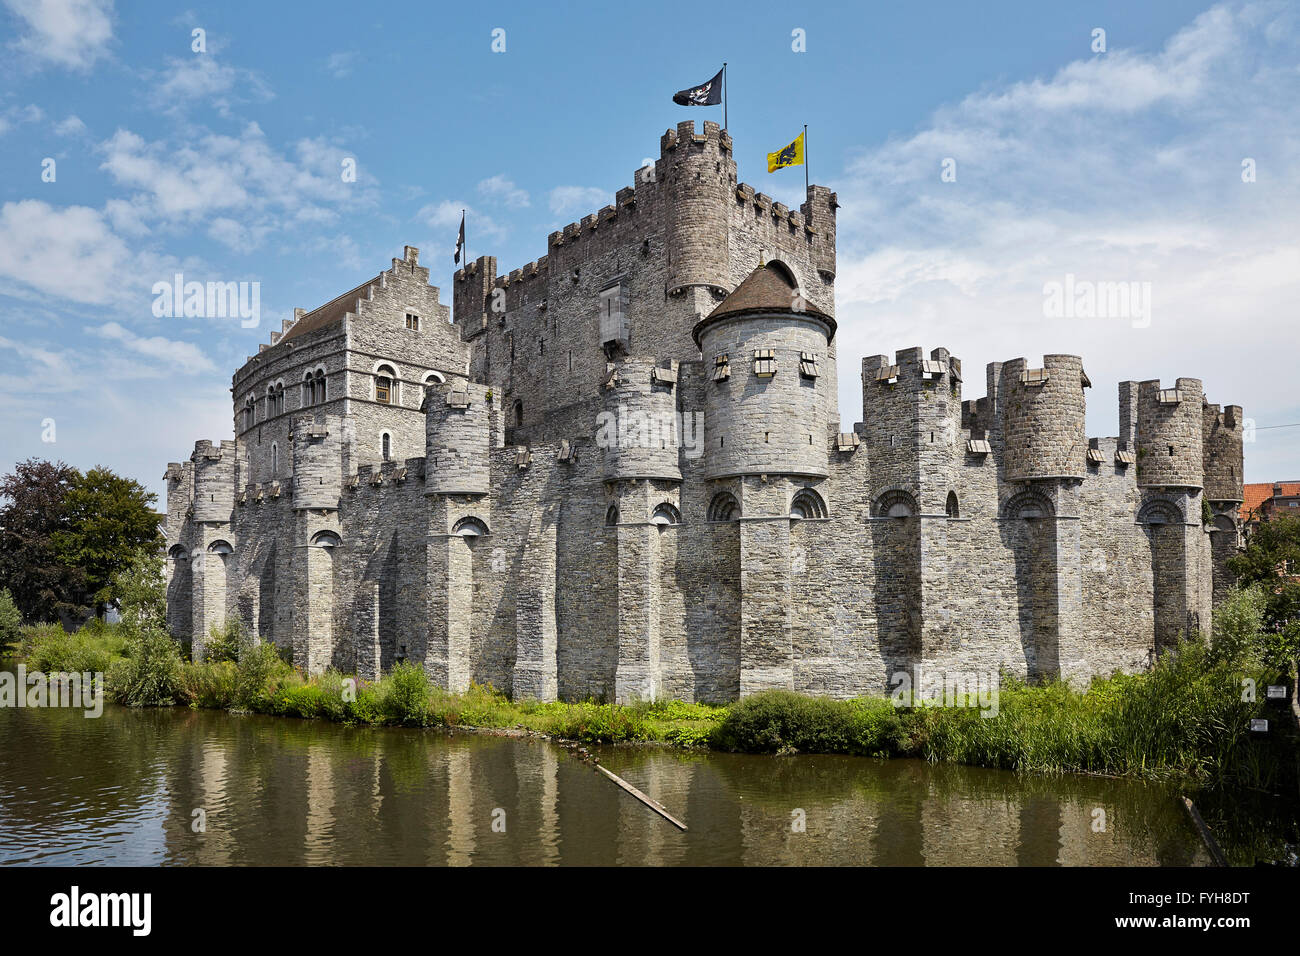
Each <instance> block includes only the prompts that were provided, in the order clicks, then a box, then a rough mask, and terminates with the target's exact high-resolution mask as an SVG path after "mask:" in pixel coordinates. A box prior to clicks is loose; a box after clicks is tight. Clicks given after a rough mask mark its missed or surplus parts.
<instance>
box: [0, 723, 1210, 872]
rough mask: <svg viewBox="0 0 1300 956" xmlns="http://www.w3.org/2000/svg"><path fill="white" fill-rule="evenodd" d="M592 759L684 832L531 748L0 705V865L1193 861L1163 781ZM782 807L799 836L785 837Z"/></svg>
mask: <svg viewBox="0 0 1300 956" xmlns="http://www.w3.org/2000/svg"><path fill="white" fill-rule="evenodd" d="M602 759H603V760H604V762H605V763H606V765H607V766H609V767H610V769H612V770H614V771H615V772H616V773H619V774H621V775H622V776H624V777H626V778H627V779H628V780H629V781H630V782H632V783H633V784H634V785H635V786H637V787H639V788H640V789H642V790H644V791H645V792H647V793H649V794H650V795H651V796H653V797H655V798H656V799H658V800H659V801H661V802H662V803H663V804H665V805H666V806H667V807H668V808H669V809H670V810H672V811H673V812H674V814H676V815H677V816H679V817H681V818H682V819H683V820H685V822H686V823H687V824H688V825H689V827H690V829H689V831H688V832H686V833H680V832H678V831H677V830H676V829H675V828H674V827H672V826H671V825H669V824H668V823H666V822H665V821H664V820H662V819H661V818H660V817H658V816H656V815H655V814H653V813H651V812H650V811H649V810H647V809H646V808H645V807H643V806H642V805H641V804H640V803H638V802H637V801H635V800H633V799H632V798H631V797H629V796H628V795H627V794H625V793H623V792H622V791H620V790H619V789H618V788H617V787H615V786H614V785H613V784H612V783H611V782H610V781H608V780H606V779H605V778H604V777H602V776H600V775H599V774H597V773H595V772H594V771H593V770H591V769H590V768H588V767H586V766H585V765H583V764H581V763H580V762H578V761H577V760H576V759H574V758H572V757H570V756H569V755H568V754H567V753H566V752H564V751H562V750H560V749H559V748H556V747H554V746H552V745H550V744H548V743H545V742H540V741H529V740H520V739H513V738H502V737H484V736H477V735H467V734H458V735H456V736H453V737H448V736H445V735H443V734H440V733H437V732H423V731H406V730H372V729H353V728H346V727H339V726H336V725H332V724H326V723H318V722H305V721H294V720H281V719H275V718H264V717H255V716H249V717H233V716H230V715H226V714H221V713H211V712H193V711H186V710H177V709H172V710H143V711H134V710H128V709H125V708H119V707H108V708H106V709H105V712H104V715H103V717H102V718H100V719H98V720H88V719H86V718H84V717H82V716H81V715H80V713H79V712H76V711H61V710H48V709H47V710H27V709H21V710H14V709H6V710H3V711H0V834H3V836H4V839H3V841H0V863H62V864H80V863H112V864H160V863H166V864H203V865H229V864H294V865H337V864H343V865H349V864H351V865H360V864H368V865H375V864H378V865H384V864H397V865H446V864H449V865H453V866H463V865H470V864H524V865H551V864H608V863H622V864H633V865H660V864H699V865H707V864H745V865H773V864H859V865H861V864H875V865H890V866H913V865H915V866H922V865H927V866H935V865H940V866H961V865H973V864H991V865H1006V866H1057V865H1064V866H1096V865H1165V866H1169V865H1189V864H1190V865H1198V864H1204V863H1206V862H1208V860H1207V858H1206V855H1205V853H1204V851H1203V849H1202V848H1201V847H1200V846H1199V844H1198V842H1197V840H1196V837H1195V834H1194V833H1193V832H1192V831H1191V829H1190V827H1189V825H1188V824H1187V821H1186V820H1185V818H1184V816H1183V811H1182V810H1181V808H1180V807H1179V806H1178V804H1177V803H1176V801H1175V800H1174V795H1173V793H1172V792H1170V791H1168V790H1165V789H1163V788H1159V787H1155V786H1148V785H1142V784H1138V783H1132V782H1124V781H1116V780H1108V779H1102V778H1082V777H1067V778H1059V779H1058V778H1021V777H1017V776H1015V775H1013V774H1009V773H1004V772H999V771H988V770H979V769H974V768H968V767H958V766H950V765H928V764H925V763H922V762H919V761H874V760H866V759H857V758H847V757H845V758H841V757H803V756H801V757H788V758H771V757H745V756H732V755H717V754H708V755H703V754H701V755H695V754H680V753H675V752H667V751H661V750H656V749H607V750H606V751H605V752H604V753H603V754H602ZM196 810H202V811H203V812H204V814H205V816H206V820H205V823H206V830H205V831H204V832H195V829H196V828H195V819H196V817H195V811H196ZM799 811H802V818H803V819H804V820H805V821H806V832H795V831H794V829H793V828H792V822H793V820H794V819H795V816H796V815H797V813H798V812H799ZM1102 814H1104V829H1102V828H1101V827H1100V826H1099V824H1100V822H1101V821H1102V816H1101V815H1102ZM494 822H495V823H496V826H495V827H494Z"/></svg>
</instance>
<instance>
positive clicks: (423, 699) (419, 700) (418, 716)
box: [380, 661, 429, 727]
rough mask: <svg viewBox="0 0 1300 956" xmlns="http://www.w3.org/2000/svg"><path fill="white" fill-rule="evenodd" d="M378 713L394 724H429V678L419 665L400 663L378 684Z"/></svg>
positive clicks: (417, 725)
mask: <svg viewBox="0 0 1300 956" xmlns="http://www.w3.org/2000/svg"><path fill="white" fill-rule="evenodd" d="M380 684H381V687H382V705H381V711H382V713H383V715H384V717H385V718H386V719H387V720H389V721H391V722H392V723H396V724H403V725H405V726H415V727H420V726H423V725H424V724H426V723H427V722H428V720H429V675H427V674H426V673H425V672H424V668H423V667H421V666H419V665H418V664H412V663H410V662H408V661H401V662H399V663H397V664H396V665H394V667H393V669H392V670H391V671H390V672H389V673H388V674H387V675H386V676H385V677H384V679H383V680H382V681H381V682H380Z"/></svg>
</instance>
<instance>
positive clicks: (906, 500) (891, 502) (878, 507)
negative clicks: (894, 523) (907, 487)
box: [871, 488, 920, 518]
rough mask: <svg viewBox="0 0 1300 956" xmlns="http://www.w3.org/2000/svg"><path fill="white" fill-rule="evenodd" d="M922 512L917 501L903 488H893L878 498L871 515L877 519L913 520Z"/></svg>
mask: <svg viewBox="0 0 1300 956" xmlns="http://www.w3.org/2000/svg"><path fill="white" fill-rule="evenodd" d="M919 511H920V509H919V508H917V506H916V499H915V498H913V497H912V495H911V493H909V492H907V491H904V490H903V489H901V488H891V489H890V490H888V491H886V492H884V493H883V494H881V495H880V496H879V497H878V498H876V500H875V502H874V503H873V504H872V506H871V513H872V514H873V515H875V516H876V517H877V518H911V517H913V516H915V515H916V514H918V513H919Z"/></svg>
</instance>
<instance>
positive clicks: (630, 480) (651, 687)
mask: <svg viewBox="0 0 1300 956" xmlns="http://www.w3.org/2000/svg"><path fill="white" fill-rule="evenodd" d="M731 149H732V144H731V139H730V136H729V135H728V134H727V133H726V132H725V131H721V130H719V129H718V128H717V127H716V125H714V124H711V123H706V124H704V127H703V131H702V132H700V133H696V132H695V127H694V125H693V124H690V123H684V124H680V125H679V126H678V128H677V129H676V130H670V131H668V132H667V133H666V134H665V135H664V137H663V138H662V140H661V144H660V156H659V159H658V160H657V161H656V162H655V163H654V164H653V165H652V166H650V167H648V168H647V169H645V170H642V171H640V172H639V173H638V174H637V177H636V185H635V187H631V188H627V189H623V190H619V192H618V194H617V195H616V197H615V202H614V203H613V204H612V205H610V206H608V207H606V208H605V209H602V210H600V211H599V212H598V213H596V214H594V215H591V216H588V217H585V218H584V219H583V220H581V221H580V222H578V223H573V224H571V225H569V226H567V227H565V228H564V229H562V230H559V231H557V232H556V233H554V234H552V235H551V236H550V238H549V240H548V247H547V255H546V256H544V257H543V258H542V259H539V260H538V261H537V262H535V263H529V264H528V265H527V266H525V267H523V268H522V269H519V270H514V271H513V272H509V273H506V274H503V275H498V274H497V265H496V259H495V258H493V257H490V256H485V257H482V258H480V259H478V260H476V261H475V262H474V263H470V264H469V265H468V266H467V267H466V268H465V269H462V270H461V271H460V272H458V273H457V274H456V278H455V285H454V288H453V300H454V304H455V323H454V324H451V323H448V322H447V318H448V311H447V308H446V306H445V305H443V304H442V303H441V301H440V297H439V293H438V290H436V289H434V288H433V287H431V286H429V285H428V271H427V269H425V268H423V267H421V266H419V263H418V252H417V251H416V250H414V249H412V248H410V247H408V248H407V250H406V251H405V253H404V255H403V257H402V258H401V259H394V260H393V264H392V268H390V269H388V270H385V271H384V272H382V273H380V274H379V275H377V276H375V277H374V278H373V279H371V280H368V281H367V282H365V283H363V284H362V285H361V286H358V287H357V288H356V289H353V290H352V291H351V292H348V293H344V295H342V296H340V297H339V298H337V299H335V300H333V301H332V302H330V303H327V304H326V305H325V306H322V307H321V308H320V309H317V310H316V311H315V312H311V313H306V312H303V311H302V310H297V311H296V314H295V319H294V320H292V321H290V322H286V323H285V325H284V327H283V329H282V331H281V332H278V333H273V335H272V342H271V344H269V345H266V346H263V347H262V349H261V350H260V351H259V353H258V355H256V356H252V357H250V359H249V361H248V362H247V363H246V364H245V365H244V367H243V368H241V369H240V370H239V371H238V372H237V373H236V375H235V377H234V380H233V383H232V385H233V388H232V398H233V401H234V412H235V419H234V421H235V426H236V428H235V438H234V440H233V441H231V440H227V441H225V442H219V443H213V442H199V443H198V444H197V445H196V446H195V451H194V454H193V455H192V456H191V459H190V461H188V462H183V463H173V464H172V465H169V466H168V473H167V479H168V517H167V520H166V522H165V525H164V528H165V532H166V536H167V543H168V546H169V561H168V596H169V609H168V624H169V627H170V628H172V630H173V632H174V633H178V634H180V635H182V636H188V637H190V638H191V639H192V640H193V641H194V647H195V653H196V656H198V657H201V656H202V653H203V644H204V640H205V638H206V635H207V634H208V632H209V629H210V628H211V627H213V626H222V625H224V624H225V623H226V622H227V621H229V620H231V619H232V618H233V619H238V620H239V621H240V623H241V625H242V627H243V629H244V630H245V632H246V633H249V634H255V635H257V636H258V637H260V638H262V639H263V640H269V641H271V642H273V643H275V644H276V645H277V646H279V647H281V648H285V649H288V650H290V651H291V652H292V654H293V656H294V659H295V661H296V662H297V663H299V664H300V665H301V666H303V667H305V668H307V669H308V670H309V671H313V672H317V671H320V670H322V669H324V668H326V667H337V668H339V669H342V670H345V671H354V672H356V673H357V674H358V675H359V676H361V677H363V678H365V679H373V678H375V677H376V676H378V675H379V674H381V673H382V672H384V671H386V670H389V669H391V668H392V666H393V665H394V664H395V663H396V662H398V661H399V660H409V661H412V662H415V663H417V664H420V665H422V666H423V667H424V668H425V671H426V672H427V673H428V674H429V676H430V678H431V679H432V680H433V682H434V683H435V684H437V685H438V686H441V687H446V688H449V689H452V690H457V691H459V690H463V689H465V688H467V687H468V686H469V685H470V683H471V682H477V683H481V684H491V685H493V686H494V687H497V688H499V689H501V690H503V691H505V692H507V693H510V694H513V695H514V696H516V697H518V698H535V699H542V700H550V699H555V698H557V697H558V698H562V699H568V700H578V699H587V698H598V699H605V700H619V701H630V700H635V699H641V698H645V697H663V696H668V697H673V698H680V699H685V700H708V701H724V700H731V699H734V698H735V697H737V696H739V695H744V694H748V693H753V692H755V691H758V690H762V689H767V688H789V689H794V690H797V691H801V692H805V693H817V694H829V695H832V696H835V697H851V696H857V695H863V694H880V693H888V692H890V691H891V690H893V689H895V688H896V687H897V685H898V679H899V677H900V675H904V674H906V675H907V676H909V677H910V678H912V679H913V680H915V679H917V678H918V677H920V676H921V675H922V673H923V672H926V673H933V672H936V671H937V672H940V673H949V674H952V673H956V674H964V675H967V676H973V675H981V676H983V677H987V676H989V675H992V674H996V673H999V672H1001V673H1007V674H1011V675H1014V676H1018V677H1023V678H1027V679H1032V680H1038V679H1051V678H1055V677H1058V676H1060V677H1063V678H1065V679H1067V680H1070V681H1072V682H1074V683H1081V682H1083V681H1086V680H1087V678H1088V677H1089V676H1091V675H1093V674H1101V673H1108V672H1110V671H1111V670H1115V669H1121V670H1135V669H1139V668H1142V667H1145V666H1147V665H1148V664H1149V663H1150V661H1151V660H1152V659H1153V658H1154V656H1155V654H1157V653H1159V652H1160V651H1162V650H1164V649H1166V648H1168V647H1171V646H1173V644H1174V643H1175V642H1176V641H1177V640H1179V639H1180V638H1181V637H1182V636H1183V635H1184V634H1187V633H1195V632H1196V631H1197V630H1203V629H1205V628H1207V627H1208V625H1209V616H1210V613H1211V606H1212V600H1213V599H1214V597H1216V596H1221V595H1222V594H1223V593H1224V591H1225V589H1226V588H1227V587H1228V586H1229V584H1230V579H1229V578H1228V577H1227V576H1226V560H1227V558H1228V557H1229V556H1230V555H1231V553H1232V552H1233V550H1234V549H1235V546H1236V543H1237V541H1238V539H1239V535H1238V530H1237V525H1236V523H1235V518H1234V517H1233V516H1232V515H1230V512H1232V511H1233V503H1234V501H1235V500H1236V499H1235V498H1234V496H1236V495H1239V494H1240V463H1241V451H1240V449H1241V443H1240V442H1241V410H1240V409H1239V408H1237V407H1236V406H1228V407H1226V408H1225V409H1220V408H1219V407H1218V406H1211V405H1207V404H1205V403H1204V402H1203V399H1202V395H1201V387H1200V382H1199V381H1198V380H1195V379H1179V380H1178V383H1177V386H1176V389H1175V390H1162V389H1160V387H1159V383H1158V382H1143V383H1137V382H1126V383H1121V385H1120V389H1119V405H1120V408H1119V417H1120V434H1119V435H1118V436H1117V437H1113V438H1093V439H1089V438H1088V437H1087V436H1086V435H1085V432H1084V388H1085V387H1086V386H1087V384H1088V383H1087V380H1086V376H1085V375H1084V373H1083V367H1082V361H1081V360H1080V359H1079V358H1078V357H1076V356H1063V355H1048V356H1045V357H1044V359H1043V364H1042V368H1041V370H1040V369H1037V368H1032V367H1030V364H1029V363H1028V362H1027V361H1026V360H1025V359H1023V358H1018V359H1012V360H1010V361H1007V362H995V363H991V364H990V365H989V366H988V367H987V370H986V375H985V380H986V384H987V394H986V395H985V396H984V397H983V398H980V399H977V400H975V401H968V402H965V403H963V402H962V397H961V392H962V369H961V362H960V361H959V360H958V359H956V358H955V357H953V356H951V355H950V354H949V353H948V352H947V350H946V349H942V348H937V349H933V350H931V351H930V352H929V353H926V352H924V351H923V350H922V349H920V348H917V347H910V348H905V349H901V350H899V351H897V352H896V353H895V354H894V358H893V359H889V358H887V357H886V356H884V355H878V356H872V357H869V358H867V359H865V360H864V361H863V366H862V376H863V421H862V422H861V423H858V424H857V425H856V426H855V427H854V430H853V431H852V432H849V433H841V426H840V424H839V422H838V420H837V418H838V416H837V412H836V401H835V395H836V389H835V381H836V369H835V350H834V344H833V339H830V340H828V333H829V332H830V330H831V329H830V326H829V325H828V324H827V323H825V322H822V321H821V320H818V319H816V318H815V317H814V316H809V315H807V314H806V313H803V312H800V311H799V310H798V307H797V303H792V309H791V310H789V311H786V310H785V307H784V305H782V307H781V308H775V309H773V310H772V311H771V312H764V313H761V314H760V313H757V312H752V313H745V314H741V315H740V316H739V317H731V318H728V319H726V320H725V321H718V322H714V323H707V324H705V325H703V326H701V327H700V328H701V347H699V348H697V346H696V344H695V342H694V340H693V338H692V331H693V329H694V328H695V327H696V325H697V323H698V322H699V320H700V319H701V318H702V317H704V316H705V315H707V314H708V313H709V312H711V311H712V310H713V309H714V307H715V306H716V305H717V304H718V302H719V301H721V300H722V298H723V297H724V296H725V295H726V294H727V293H728V292H730V291H732V290H734V289H735V288H736V286H737V285H739V283H740V282H741V281H742V280H743V279H744V278H745V277H746V276H747V275H748V274H749V273H750V272H752V271H753V270H754V269H755V268H756V267H758V265H759V264H760V262H773V261H774V260H779V261H780V262H781V263H783V264H784V265H785V266H786V267H788V268H789V269H790V270H791V272H792V273H793V274H794V275H795V276H796V278H797V283H798V286H799V288H800V290H801V292H802V293H803V294H804V296H806V298H807V299H808V301H809V302H811V304H812V305H814V306H816V307H817V308H820V309H821V310H823V311H824V312H826V313H827V314H830V315H833V308H834V301H833V299H834V297H833V283H834V278H835V255H834V242H835V209H836V199H835V196H834V194H833V193H830V192H829V191H828V190H826V189H825V188H823V187H812V188H811V189H810V190H809V191H808V200H807V202H806V203H805V204H804V205H803V206H802V207H801V209H799V210H790V209H787V208H785V207H784V206H782V205H781V204H779V203H775V202H773V201H772V200H771V199H770V198H768V197H766V196H763V195H762V194H759V193H755V192H754V190H753V189H752V188H751V187H748V186H746V185H744V184H743V183H738V182H737V179H736V166H735V162H734V159H733V157H732V154H731ZM620 287H621V291H618V290H619V289H620ZM611 289H614V290H616V292H617V294H611V295H605V296H603V297H602V293H607V292H609V291H610V290H611ZM602 301H604V302H605V306H606V309H607V312H606V314H605V315H603V316H602V314H601V303H602ZM764 308H766V306H765V307H764ZM617 309H621V310H623V311H617ZM408 312H409V313H411V314H413V315H418V317H419V326H420V327H419V329H418V330H416V329H412V328H408V327H407V321H406V315H407V313H408ZM755 349H771V350H772V351H773V352H774V353H775V358H776V363H777V368H776V373H775V375H774V376H773V377H770V378H763V377H758V376H756V375H755V368H754V357H753V352H754V350H755ZM719 352H727V353H728V355H729V356H730V367H731V376H730V378H729V379H728V380H726V381H722V382H719V381H717V380H715V377H714V364H713V363H714V357H715V355H716V354H717V353H719ZM805 352H806V353H811V354H813V355H814V356H815V358H816V361H817V365H818V368H817V375H816V377H815V378H814V377H809V376H806V375H802V374H800V367H799V366H800V355H801V353H805ZM927 354H928V358H927ZM381 363H382V364H388V365H390V366H391V367H392V368H393V369H394V371H395V373H396V374H395V376H394V378H395V379H396V382H395V388H394V391H393V394H392V396H391V401H390V402H389V403H383V402H381V401H379V400H378V396H377V392H376V389H375V386H376V370H377V368H378V366H379V365H380V364H381ZM318 368H319V369H321V370H322V371H323V372H324V377H325V380H326V383H327V388H328V397H327V399H326V400H325V401H321V402H317V403H315V404H311V405H310V406H308V405H305V404H304V399H305V397H306V396H305V394H304V389H303V387H302V379H303V377H304V376H305V375H307V374H309V373H310V374H313V375H314V373H315V371H316V370H317V369H318ZM281 384H283V386H284V399H283V408H284V410H283V412H281V411H280V410H279V409H280V405H279V402H278V401H277V400H275V399H269V398H268V397H267V395H268V389H269V390H270V394H271V395H276V394H278V387H279V386H280V385H281ZM250 397H252V398H253V399H254V403H253V404H254V415H253V418H252V420H251V421H249V420H246V419H245V417H244V407H245V402H246V400H247V399H248V398H250ZM700 413H702V414H703V423H702V426H701V425H700V422H699V420H698V418H697V417H696V416H697V415H698V414H700ZM611 416H612V426H613V427H612V428H611V427H609V426H610V425H611ZM629 416H630V420H629ZM681 416H685V417H684V419H683V418H681ZM679 422H680V423H681V424H679ZM683 426H684V427H683ZM697 429H698V430H697ZM385 433H386V434H387V435H388V436H389V454H388V457H389V460H388V461H383V460H382V459H383V457H384V455H383V445H382V436H383V435H384V434H385ZM1170 448H1173V454H1170V451H1169V449H1170ZM272 449H274V453H273V451H272ZM1203 499H1204V501H1206V502H1208V503H1209V506H1210V514H1211V517H1212V519H1213V520H1212V521H1211V522H1210V523H1209V524H1208V525H1207V524H1204V523H1203V521H1202V515H1203V511H1204V507H1203V504H1202V500H1203Z"/></svg>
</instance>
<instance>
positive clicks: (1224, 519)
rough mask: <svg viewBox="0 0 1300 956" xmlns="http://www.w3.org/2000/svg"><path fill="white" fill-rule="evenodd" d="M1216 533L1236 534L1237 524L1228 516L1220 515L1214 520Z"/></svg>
mask: <svg viewBox="0 0 1300 956" xmlns="http://www.w3.org/2000/svg"><path fill="white" fill-rule="evenodd" d="M1214 530H1215V531H1227V532H1229V533H1230V534H1236V532H1237V522H1235V521H1233V520H1232V518H1231V517H1229V516H1228V515H1219V516H1218V517H1216V518H1215V519H1214Z"/></svg>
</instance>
